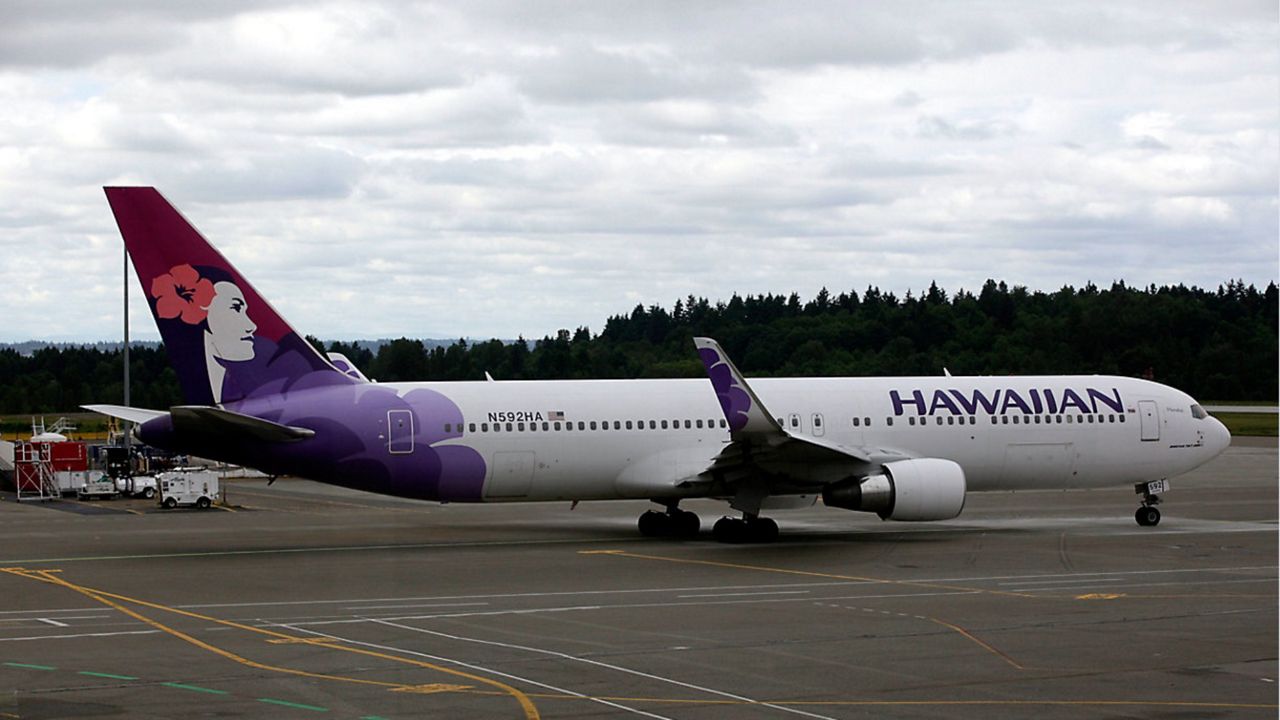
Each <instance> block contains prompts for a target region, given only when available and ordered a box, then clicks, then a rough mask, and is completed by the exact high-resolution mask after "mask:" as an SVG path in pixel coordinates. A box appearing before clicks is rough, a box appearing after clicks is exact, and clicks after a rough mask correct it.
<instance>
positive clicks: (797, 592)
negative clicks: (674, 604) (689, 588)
mask: <svg viewBox="0 0 1280 720" xmlns="http://www.w3.org/2000/svg"><path fill="white" fill-rule="evenodd" d="M807 594H809V591H808V590H771V591H769V592H742V593H707V594H705V595H677V596H676V597H678V598H715V597H755V596H758V595H807Z"/></svg>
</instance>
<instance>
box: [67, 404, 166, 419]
mask: <svg viewBox="0 0 1280 720" xmlns="http://www.w3.org/2000/svg"><path fill="white" fill-rule="evenodd" d="M80 407H82V408H84V409H85V410H89V411H91V412H96V413H99V414H102V415H107V416H109V417H113V418H120V419H121V420H128V421H129V422H133V423H144V422H146V421H148V420H154V419H156V418H158V417H163V416H165V415H168V414H169V413H167V412H165V411H163V410H147V409H145V408H135V407H128V406H126V405H81V406H80Z"/></svg>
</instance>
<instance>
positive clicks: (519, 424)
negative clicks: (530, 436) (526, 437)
mask: <svg viewBox="0 0 1280 720" xmlns="http://www.w3.org/2000/svg"><path fill="white" fill-rule="evenodd" d="M516 429H518V430H519V431H520V432H524V423H516Z"/></svg>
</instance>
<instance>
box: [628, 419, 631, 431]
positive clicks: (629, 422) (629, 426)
mask: <svg viewBox="0 0 1280 720" xmlns="http://www.w3.org/2000/svg"><path fill="white" fill-rule="evenodd" d="M627 429H628V430H630V429H631V421H630V420H628V421H627Z"/></svg>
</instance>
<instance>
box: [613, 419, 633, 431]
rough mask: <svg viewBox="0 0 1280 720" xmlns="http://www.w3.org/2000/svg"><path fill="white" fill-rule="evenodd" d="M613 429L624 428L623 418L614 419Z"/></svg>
mask: <svg viewBox="0 0 1280 720" xmlns="http://www.w3.org/2000/svg"><path fill="white" fill-rule="evenodd" d="M627 427H631V426H630V425H628V426H627ZM613 429H614V430H621V429H622V421H621V420H614V421H613Z"/></svg>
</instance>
